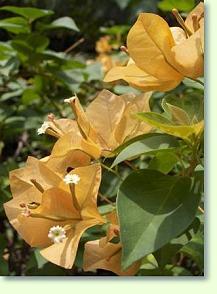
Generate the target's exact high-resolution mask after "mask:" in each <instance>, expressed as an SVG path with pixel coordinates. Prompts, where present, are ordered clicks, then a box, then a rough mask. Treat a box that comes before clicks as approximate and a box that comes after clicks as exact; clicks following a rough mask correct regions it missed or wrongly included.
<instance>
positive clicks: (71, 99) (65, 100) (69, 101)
mask: <svg viewBox="0 0 217 294" xmlns="http://www.w3.org/2000/svg"><path fill="white" fill-rule="evenodd" d="M75 99H76V96H73V97H71V98H68V99H64V100H63V101H64V102H65V103H68V104H70V103H71V102H73V101H74V100H75Z"/></svg>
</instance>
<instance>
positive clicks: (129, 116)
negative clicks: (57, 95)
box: [86, 90, 151, 151]
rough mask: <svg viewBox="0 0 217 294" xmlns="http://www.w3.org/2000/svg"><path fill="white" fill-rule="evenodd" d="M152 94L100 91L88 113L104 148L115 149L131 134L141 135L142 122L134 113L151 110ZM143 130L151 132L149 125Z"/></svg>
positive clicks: (133, 135) (132, 135)
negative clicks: (150, 100)
mask: <svg viewBox="0 0 217 294" xmlns="http://www.w3.org/2000/svg"><path fill="white" fill-rule="evenodd" d="M150 96H151V93H146V94H145V95H143V96H135V95H133V94H124V95H120V96H118V95H115V94H113V93H111V92H110V91H108V90H102V91H101V92H100V93H99V95H98V96H97V97H96V99H95V100H94V101H93V102H92V103H91V104H90V105H89V106H88V107H87V110H86V115H87V117H88V119H89V121H90V123H91V125H92V126H93V128H94V129H95V130H96V133H97V135H98V137H99V142H100V144H101V148H102V149H108V150H111V151H113V150H114V149H115V148H117V147H118V146H119V145H120V144H122V143H123V142H124V141H125V140H126V139H128V137H129V134H131V137H135V136H137V135H139V126H140V123H139V122H138V120H136V119H134V118H133V114H135V113H136V112H138V111H150V109H149V99H150ZM102 114H103V115H102ZM137 129H138V130H137ZM143 131H144V133H146V132H149V131H150V128H149V127H148V126H147V128H146V129H145V128H144V129H143Z"/></svg>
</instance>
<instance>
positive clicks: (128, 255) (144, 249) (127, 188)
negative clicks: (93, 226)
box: [117, 170, 200, 269]
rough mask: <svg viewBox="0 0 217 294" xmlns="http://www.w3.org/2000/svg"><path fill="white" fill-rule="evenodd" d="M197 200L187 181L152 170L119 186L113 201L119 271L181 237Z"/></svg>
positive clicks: (190, 220) (189, 221)
mask: <svg viewBox="0 0 217 294" xmlns="http://www.w3.org/2000/svg"><path fill="white" fill-rule="evenodd" d="M199 200H200V194H199V193H197V194H196V193H195V192H194V191H193V188H192V181H191V179H190V178H187V177H178V176H167V175H164V174H162V173H160V172H158V171H153V170H140V171H136V172H133V173H131V174H130V175H129V176H128V177H127V178H126V179H125V180H124V182H123V183H122V185H121V186H120V189H119V192H118V199H117V210H118V216H119V221H120V229H121V242H122V244H123V255H122V267H123V268H124V269H125V268H127V267H129V266H130V265H131V264H132V263H133V262H134V261H136V260H139V259H140V258H142V257H144V256H145V255H147V254H150V253H152V252H154V251H156V250H157V249H159V248H161V247H162V246H164V245H165V244H167V243H168V242H169V241H170V240H172V239H173V238H175V237H177V236H178V235H179V234H180V233H182V232H183V231H184V230H185V229H186V228H187V227H188V226H189V225H190V224H191V223H192V221H193V219H194V217H195V214H196V211H197V207H198V203H199Z"/></svg>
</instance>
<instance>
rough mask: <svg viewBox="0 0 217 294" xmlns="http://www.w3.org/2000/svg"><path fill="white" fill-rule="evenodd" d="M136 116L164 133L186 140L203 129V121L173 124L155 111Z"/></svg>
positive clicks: (189, 139) (197, 134)
mask: <svg viewBox="0 0 217 294" xmlns="http://www.w3.org/2000/svg"><path fill="white" fill-rule="evenodd" d="M136 117H137V118H139V119H140V120H142V121H145V122H146V123H147V124H149V125H151V126H153V127H156V128H157V129H159V130H161V131H162V132H164V133H166V134H169V135H172V136H175V137H179V138H182V139H184V140H186V141H191V138H192V137H195V136H199V135H200V134H201V133H202V132H203V129H204V122H203V121H200V122H199V123H197V124H192V125H175V124H173V123H172V122H171V121H170V120H168V119H167V118H165V117H164V116H163V115H162V114H159V113H155V112H144V113H138V114H136Z"/></svg>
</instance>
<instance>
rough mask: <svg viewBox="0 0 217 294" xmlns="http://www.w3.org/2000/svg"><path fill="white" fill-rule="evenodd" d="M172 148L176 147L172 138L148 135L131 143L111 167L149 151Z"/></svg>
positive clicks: (175, 142) (163, 135) (162, 135)
mask: <svg viewBox="0 0 217 294" xmlns="http://www.w3.org/2000/svg"><path fill="white" fill-rule="evenodd" d="M174 147H177V141H176V140H175V139H174V138H173V137H171V136H168V135H165V134H148V135H146V136H145V137H144V138H142V139H141V140H138V141H136V142H134V141H133V143H132V144H130V145H128V146H127V147H126V148H125V149H123V150H122V151H121V152H120V153H119V154H118V156H117V157H116V159H115V161H114V162H113V164H112V167H114V166H116V165H117V164H119V163H121V162H123V161H124V160H127V159H131V158H134V157H138V156H140V155H142V154H146V153H149V152H151V151H155V150H160V149H168V148H174Z"/></svg>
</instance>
